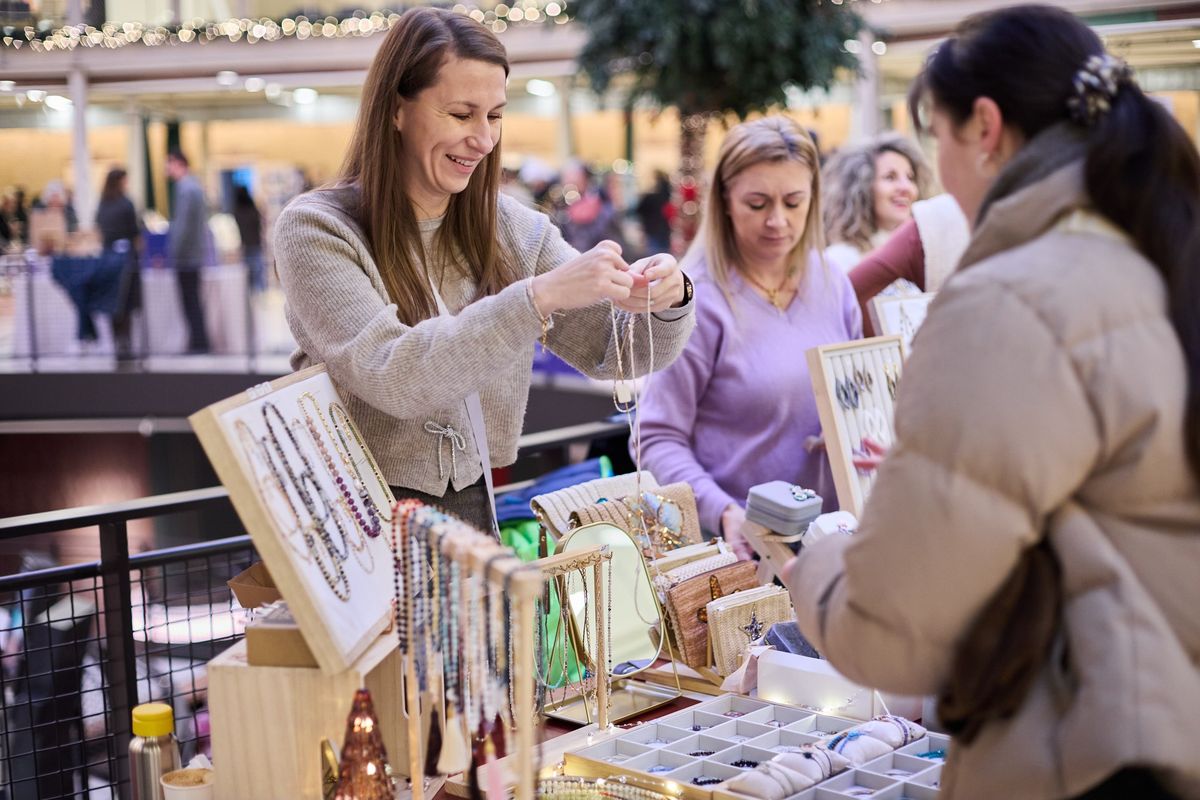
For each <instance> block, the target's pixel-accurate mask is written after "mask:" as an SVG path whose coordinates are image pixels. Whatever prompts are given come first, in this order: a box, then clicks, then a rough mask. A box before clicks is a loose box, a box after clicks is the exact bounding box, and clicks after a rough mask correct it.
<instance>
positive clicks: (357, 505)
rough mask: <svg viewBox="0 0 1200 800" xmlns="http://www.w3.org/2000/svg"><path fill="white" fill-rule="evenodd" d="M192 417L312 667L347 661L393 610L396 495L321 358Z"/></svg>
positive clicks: (343, 665) (330, 668) (336, 667)
mask: <svg viewBox="0 0 1200 800" xmlns="http://www.w3.org/2000/svg"><path fill="white" fill-rule="evenodd" d="M190 421H191V423H192V427H193V428H194V429H195V431H196V436H197V437H198V438H199V439H200V443H201V445H203V447H204V450H205V452H206V453H207V454H208V457H209V460H210V461H212V464H213V468H214V469H215V470H216V473H217V477H219V478H220V479H221V483H223V484H224V485H225V487H226V488H227V489H228V490H229V497H230V500H231V501H232V502H233V507H234V508H235V509H236V510H237V513H238V516H239V517H240V518H241V520H242V523H243V524H244V525H245V526H246V530H247V532H249V534H250V538H251V539H252V540H253V541H254V546H255V548H256V549H257V550H258V553H259V555H260V557H261V558H262V560H263V563H264V564H266V567H267V569H268V571H269V572H270V573H271V577H272V578H273V579H274V581H275V585H276V586H277V587H278V588H279V590H280V593H281V594H282V595H283V598H284V599H285V600H286V601H287V603H288V607H289V609H290V610H291V612H292V614H293V616H294V617H295V619H296V623H297V625H298V626H299V628H300V632H301V634H302V635H303V636H304V640H305V643H306V644H307V645H308V647H309V649H310V650H312V653H313V657H314V658H315V659H316V661H317V664H318V666H319V667H320V669H321V670H322V671H323V672H325V673H327V674H334V673H338V672H341V671H343V670H345V669H347V668H348V667H350V665H352V664H353V663H355V661H356V660H357V659H358V657H359V656H360V655H362V653H363V652H364V651H365V650H366V649H367V648H368V647H369V646H370V645H371V643H372V642H373V641H374V640H375V639H376V638H377V637H378V636H379V634H380V633H381V632H382V631H383V630H384V629H385V628H386V627H387V626H388V624H389V622H390V619H391V597H392V569H391V565H392V554H391V549H390V547H389V546H388V540H387V536H384V535H381V533H383V529H384V527H385V526H386V525H387V523H388V521H389V519H390V515H391V507H392V502H393V500H392V496H391V492H390V491H389V490H388V487H387V484H386V482H385V481H384V480H383V478H382V476H381V474H380V472H379V469H378V467H377V466H376V464H375V461H374V459H373V458H372V457H371V454H370V453H369V452H368V451H367V449H366V448H365V446H364V445H363V443H362V438H361V436H360V434H359V432H358V429H357V428H356V427H355V425H354V422H353V421H352V420H351V419H350V416H349V414H348V413H346V410H345V406H344V405H343V404H342V401H341V398H339V397H338V394H337V391H336V390H335V389H334V386H333V383H332V382H331V381H330V379H329V376H328V375H327V374H326V372H325V368H324V366H323V365H317V366H314V367H310V368H308V369H306V370H304V371H302V372H297V373H295V374H292V375H288V376H286V377H283V378H280V379H279V380H276V381H272V382H271V383H264V384H259V385H258V386H254V387H252V388H250V389H248V390H246V391H245V392H242V393H240V394H238V395H235V396H234V397H231V398H229V399H226V400H223V401H221V402H219V403H214V404H213V405H211V406H208V407H207V408H204V409H202V410H200V411H198V412H196V413H195V414H193V415H192V416H191V417H190Z"/></svg>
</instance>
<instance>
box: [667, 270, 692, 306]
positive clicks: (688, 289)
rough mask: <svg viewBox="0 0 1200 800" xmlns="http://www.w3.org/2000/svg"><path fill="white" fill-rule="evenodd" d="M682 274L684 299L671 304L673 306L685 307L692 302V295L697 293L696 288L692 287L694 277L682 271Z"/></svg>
mask: <svg viewBox="0 0 1200 800" xmlns="http://www.w3.org/2000/svg"><path fill="white" fill-rule="evenodd" d="M680 274H681V275H683V300H682V301H681V302H678V303H676V304H675V305H673V306H671V308H683V307H684V306H686V305H687V304H688V303H690V302H692V295H693V294H695V289H693V288H692V279H691V278H689V277H688V276H687V273H686V272H681V273H680Z"/></svg>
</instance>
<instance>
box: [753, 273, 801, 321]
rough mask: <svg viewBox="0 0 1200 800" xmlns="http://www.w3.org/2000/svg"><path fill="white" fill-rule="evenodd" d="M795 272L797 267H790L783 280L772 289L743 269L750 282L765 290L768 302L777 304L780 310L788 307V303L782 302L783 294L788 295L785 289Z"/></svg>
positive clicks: (762, 290)
mask: <svg viewBox="0 0 1200 800" xmlns="http://www.w3.org/2000/svg"><path fill="white" fill-rule="evenodd" d="M795 274H796V270H795V269H789V270H788V271H787V272H786V273H785V274H784V276H783V280H781V281H780V282H779V285H778V286H776V287H775V288H774V289H771V288H769V287H767V286H763V285H762V284H761V283H759V282H758V281H757V280H755V278H754V276H753V275H751V274H750V273H749V272H748V271H746V270H742V275H743V276H744V277H745V278H746V280H748V281H750V283H751V284H752V285H753V286H754V287H755V288H757V289H759V290H760V291H761V292H763V293H764V294H765V295H766V296H767V302H768V303H770V304H771V305H773V306H775V307H776V308H777V309H779V310H780V311H783V310H784V309H785V308H787V304H786V303H784V302H782V297H781V295H786V291H785V289H786V287H787V285H788V281H790V280H791V279H792V277H793V276H794V275H795Z"/></svg>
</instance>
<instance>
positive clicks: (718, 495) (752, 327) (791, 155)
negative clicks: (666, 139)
mask: <svg viewBox="0 0 1200 800" xmlns="http://www.w3.org/2000/svg"><path fill="white" fill-rule="evenodd" d="M820 185H821V182H820V173H819V167H818V161H817V150H816V147H815V146H814V144H813V142H812V139H811V138H809V136H808V135H807V134H806V133H805V132H804V131H803V130H801V129H800V128H799V127H798V126H797V125H796V124H795V123H794V122H792V121H791V120H789V119H787V118H786V117H768V118H766V119H761V120H757V121H754V122H747V123H743V124H741V125H738V126H737V127H736V128H734V129H733V130H732V131H730V132H729V135H728V136H727V137H726V138H725V141H724V143H723V144H722V146H721V152H720V156H719V158H718V161H717V166H716V169H715V170H714V174H713V180H712V189H711V191H710V192H709V199H708V208H707V209H706V211H705V215H704V221H703V225H702V228H701V231H700V234H699V235H698V236H697V238H696V241H695V243H694V244H693V245H692V248H691V250H689V251H688V253H687V255H686V256H685V257H684V262H683V263H684V265H685V267H687V272H688V274H689V275H691V276H692V277H693V278H694V281H695V302H696V317H697V321H696V330H695V331H694V333H693V334H692V336H691V338H690V339H689V340H688V343H687V345H686V346H685V348H684V351H683V355H681V356H680V357H679V359H678V360H677V361H675V363H674V364H672V365H671V366H670V367H668V368H667V369H665V370H664V371H663V372H662V373H660V374H659V375H657V376H655V378H654V381H653V384H652V388H651V390H650V391H649V392H648V393H647V396H646V399H645V400H644V402H643V404H642V407H641V413H642V422H641V424H642V454H643V463H644V464H645V465H646V467H647V468H648V469H650V470H651V471H652V472H653V473H654V475H655V477H656V478H658V480H659V481H661V482H664V483H670V482H675V481H687V482H688V483H690V484H691V485H692V488H693V489H694V490H695V492H696V500H697V503H698V505H699V509H700V523H701V525H702V526H703V527H704V529H705V530H708V531H711V532H712V533H716V534H723V535H724V536H725V538H726V540H727V541H729V542H730V543H731V544H732V545H733V546H734V548H735V549H736V550H737V551H738V552H739V554H741V555H743V556H745V557H748V556H749V552H750V551H749V548H748V546H747V545H746V543H745V541H744V540H743V539H741V537H740V534H739V530H740V528H741V523H742V521H743V520H744V519H745V511H744V509H743V504H744V502H745V497H746V492H747V490H748V489H749V488H750V487H751V486H754V485H755V484H758V483H763V482H766V481H771V480H787V481H792V482H794V483H798V484H801V485H803V486H805V487H808V488H812V489H816V490H817V491H818V492H820V494H821V495H822V496H823V497H825V498H827V500H828V501H832V498H833V496H834V494H833V491H832V481H831V480H830V474H829V468H828V465H827V464H826V462H825V458H824V452H823V451H822V450H818V451H816V452H809V450H808V449H807V448H806V446H805V444H806V440H807V439H808V437H810V436H815V435H818V434H820V432H821V424H820V421H819V420H818V418H817V407H816V402H815V400H814V399H813V391H812V382H811V380H810V377H809V372H808V362H807V359H806V358H805V351H806V350H807V349H808V348H810V347H814V346H816V345H819V344H829V343H832V342H843V341H847V340H850V339H856V338H858V337H860V336H861V335H862V316H861V313H860V311H859V306H858V303H857V302H856V301H855V297H854V290H853V288H852V287H851V286H850V281H849V280H848V279H847V278H846V276H845V275H844V274H843V273H842V272H841V271H840V270H835V269H829V268H827V267H826V266H825V264H824V263H823V261H822V260H821V257H820V255H819V253H820V252H821V249H822V241H821V238H822V237H821V209H820V201H819V197H820Z"/></svg>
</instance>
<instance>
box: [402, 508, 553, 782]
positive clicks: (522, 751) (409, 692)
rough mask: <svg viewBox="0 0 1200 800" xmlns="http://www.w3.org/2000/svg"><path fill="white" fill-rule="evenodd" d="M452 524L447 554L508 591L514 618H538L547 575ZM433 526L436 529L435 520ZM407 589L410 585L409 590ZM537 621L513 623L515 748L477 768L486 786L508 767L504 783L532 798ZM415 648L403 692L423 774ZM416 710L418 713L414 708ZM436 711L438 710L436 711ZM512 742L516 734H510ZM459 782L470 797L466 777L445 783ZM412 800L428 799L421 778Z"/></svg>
mask: <svg viewBox="0 0 1200 800" xmlns="http://www.w3.org/2000/svg"><path fill="white" fill-rule="evenodd" d="M449 524H450V525H451V527H452V529H450V530H447V531H446V532H445V533H443V534H442V536H443V537H445V538H447V539H448V540H449V541H450V542H451V545H450V548H449V550H447V549H446V548H443V549H442V554H443V555H444V556H447V557H448V558H450V559H451V560H453V561H455V562H457V563H458V564H460V565H461V567H462V568H464V570H465V572H466V573H469V574H478V575H482V576H483V579H484V584H485V587H486V588H485V591H495V590H497V589H498V590H500V591H501V592H505V593H507V599H508V600H509V601H510V602H511V603H512V618H513V619H517V620H534V619H535V618H536V603H537V598H538V596H539V594H540V593H541V590H542V577H541V574H540V573H539V571H537V570H535V569H531V568H530V566H529V565H527V564H525V563H523V562H521V561H520V560H519V559H518V558H517V557H516V555H515V554H512V551H511V550H509V549H508V548H503V547H501V546H500V545H499V544H498V543H497V542H496V540H495V539H493V538H492V537H490V536H487V535H485V534H483V533H481V532H479V531H476V530H474V529H472V528H470V526H468V525H466V523H462V522H459V521H457V520H454V521H453V522H452V523H449ZM433 527H434V529H435V530H436V529H437V527H438V526H437V525H436V524H435V525H434V526H433ZM405 591H407V588H406V589H405ZM412 623H413V619H412V616H411V606H410V612H409V620H408V630H409V631H412V630H413V624H412ZM534 630H535V626H533V625H529V624H521V625H513V626H512V648H511V657H512V659H513V663H512V664H511V669H510V682H511V693H512V694H511V698H512V704H513V705H512V717H513V725H514V727H515V739H516V747H515V748H514V749H513V751H512V752H511V753H510V754H509V755H508V756H507V757H505V758H503V759H498V760H496V761H493V762H491V763H490V764H488V765H481V766H479V767H478V769H477V775H478V780H479V783H480V785H481V786H482V785H487V775H488V771H489V770H492V769H502V770H505V778H504V784H505V786H513V787H515V796H516V798H517V800H533V796H534V792H535V791H536V772H537V769H538V767H537V766H535V765H536V763H537V752H536V745H537V742H536V738H537V726H538V723H539V720H538V718H537V712H536V709H535V708H534V694H533V687H534V680H535V675H536V672H535V667H534V652H535V647H536V643H535V640H534ZM414 649H415V648H412V647H410V648H409V650H408V652H407V653H403V654H401V661H402V663H403V671H404V676H405V680H404V686H405V689H404V695H405V706H406V709H407V713H406V714H405V719H406V724H407V732H408V739H409V741H410V742H415V745H414V746H410V747H409V748H408V764H407V767H408V774H409V775H410V776H420V775H422V773H423V767H424V763H425V752H424V741H425V739H424V736H423V731H424V727H425V724H424V723H425V720H424V719H423V718H422V716H421V715H420V713H419V710H420V708H421V696H420V691H419V688H418V681H417V662H416V654H415V652H414ZM414 709H417V710H418V712H417V713H413V710H414ZM435 713H436V712H435ZM510 741H511V739H510ZM456 787H461V791H462V792H463V794H462V796H466V786H465V784H464V782H463V779H462V778H458V779H454V778H451V779H450V780H448V781H447V783H446V789H447V791H449V792H451V793H457V792H456V791H455V789H456ZM411 792H412V794H411V797H412V800H424V798H425V796H426V791H425V787H424V785H423V783H422V781H421V780H419V779H416V778H414V779H412V781H411Z"/></svg>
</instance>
